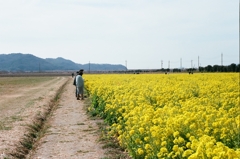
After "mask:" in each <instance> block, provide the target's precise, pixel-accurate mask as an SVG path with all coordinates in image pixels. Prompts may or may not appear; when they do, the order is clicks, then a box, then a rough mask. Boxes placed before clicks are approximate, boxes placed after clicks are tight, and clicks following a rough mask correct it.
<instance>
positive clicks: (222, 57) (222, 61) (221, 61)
mask: <svg viewBox="0 0 240 159" xmlns="http://www.w3.org/2000/svg"><path fill="white" fill-rule="evenodd" d="M221 65H222V66H223V54H221Z"/></svg>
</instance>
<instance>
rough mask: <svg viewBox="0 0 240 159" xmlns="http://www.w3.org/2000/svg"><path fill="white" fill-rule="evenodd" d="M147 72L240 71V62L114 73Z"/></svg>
mask: <svg viewBox="0 0 240 159" xmlns="http://www.w3.org/2000/svg"><path fill="white" fill-rule="evenodd" d="M147 72H164V73H167V72H188V73H193V72H240V64H238V65H237V64H234V63H232V64H231V65H228V66H221V65H213V66H211V65H207V66H206V67H199V69H197V68H187V69H179V68H174V69H169V68H166V69H165V68H161V69H136V70H126V71H113V73H135V74H139V73H147Z"/></svg>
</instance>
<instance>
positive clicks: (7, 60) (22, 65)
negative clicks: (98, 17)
mask: <svg viewBox="0 0 240 159" xmlns="http://www.w3.org/2000/svg"><path fill="white" fill-rule="evenodd" d="M89 67H90V70H91V71H123V70H126V67H125V66H123V65H120V64H119V65H113V64H94V63H91V64H90V65H89V64H77V63H74V62H73V61H71V60H67V59H64V58H62V57H58V58H56V59H53V58H46V59H42V58H39V57H36V56H34V55H32V54H22V53H11V54H0V71H11V72H15V71H22V72H26V71H30V72H36V71H71V70H73V71H75V70H79V69H84V70H89Z"/></svg>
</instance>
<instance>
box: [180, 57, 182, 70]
mask: <svg viewBox="0 0 240 159" xmlns="http://www.w3.org/2000/svg"><path fill="white" fill-rule="evenodd" d="M180 69H181V70H182V58H180Z"/></svg>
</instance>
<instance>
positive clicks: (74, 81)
mask: <svg viewBox="0 0 240 159" xmlns="http://www.w3.org/2000/svg"><path fill="white" fill-rule="evenodd" d="M76 73H77V75H78V74H79V72H78V71H77V72H76ZM77 75H76V76H75V77H74V80H73V85H74V86H75V96H76V97H77V86H76V77H77Z"/></svg>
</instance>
